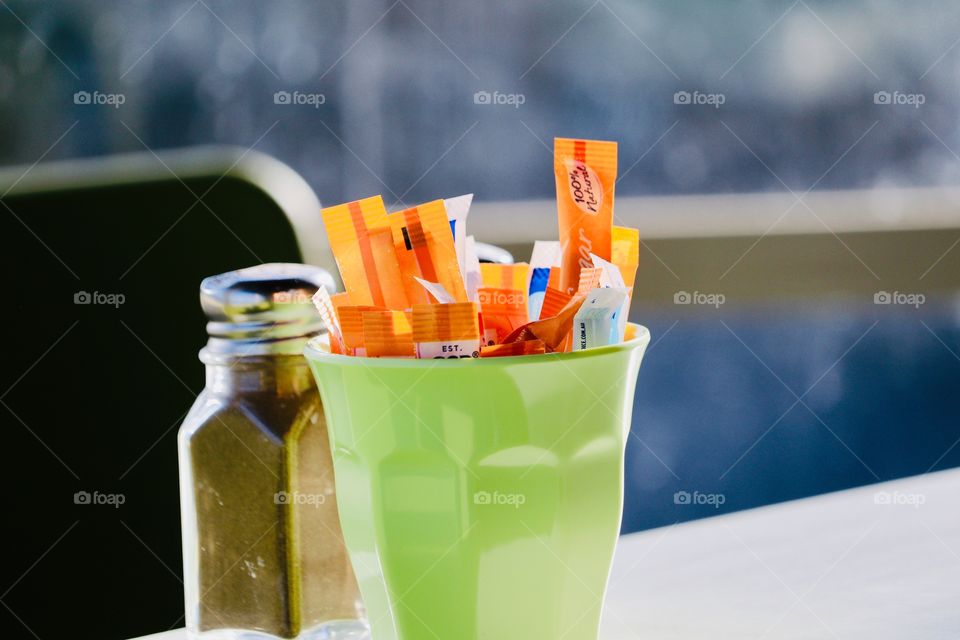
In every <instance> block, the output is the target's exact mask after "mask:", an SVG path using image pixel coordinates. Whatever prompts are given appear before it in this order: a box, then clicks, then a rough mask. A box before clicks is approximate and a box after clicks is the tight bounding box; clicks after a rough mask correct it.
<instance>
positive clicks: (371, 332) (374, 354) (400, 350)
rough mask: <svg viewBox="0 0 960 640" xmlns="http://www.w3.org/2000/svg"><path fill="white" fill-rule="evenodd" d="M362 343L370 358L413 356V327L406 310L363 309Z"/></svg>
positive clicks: (414, 353)
mask: <svg viewBox="0 0 960 640" xmlns="http://www.w3.org/2000/svg"><path fill="white" fill-rule="evenodd" d="M361 315H362V323H363V343H364V347H365V348H366V354H367V357H370V358H413V357H414V356H415V355H416V352H415V351H414V347H413V329H412V327H411V323H410V313H409V312H407V311H364V312H363V313H362V314H361Z"/></svg>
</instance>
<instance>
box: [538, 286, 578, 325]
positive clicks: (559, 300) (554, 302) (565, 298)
mask: <svg viewBox="0 0 960 640" xmlns="http://www.w3.org/2000/svg"><path fill="white" fill-rule="evenodd" d="M572 297H573V296H572V295H570V294H569V293H564V292H562V291H560V290H559V289H554V288H553V287H547V290H546V292H544V295H543V306H542V307H541V308H540V317H541V318H542V319H546V318H552V317H553V316H555V315H557V314H558V313H560V312H561V311H563V308H564V307H565V306H567V304H569V303H570V298H572Z"/></svg>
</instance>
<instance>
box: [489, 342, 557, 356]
mask: <svg viewBox="0 0 960 640" xmlns="http://www.w3.org/2000/svg"><path fill="white" fill-rule="evenodd" d="M546 352H547V347H546V345H544V344H543V340H524V341H523V342H511V343H510V344H494V345H491V346H489V347H480V357H481V358H502V357H505V356H532V355H537V354H540V353H546Z"/></svg>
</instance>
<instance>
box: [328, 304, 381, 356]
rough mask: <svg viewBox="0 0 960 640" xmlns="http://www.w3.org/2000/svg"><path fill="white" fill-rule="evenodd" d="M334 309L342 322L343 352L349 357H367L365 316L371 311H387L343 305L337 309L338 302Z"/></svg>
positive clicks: (370, 307)
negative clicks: (364, 328) (364, 332)
mask: <svg viewBox="0 0 960 640" xmlns="http://www.w3.org/2000/svg"><path fill="white" fill-rule="evenodd" d="M334 297H336V296H334ZM334 308H335V309H336V312H337V319H338V320H339V321H340V332H341V335H342V339H343V352H344V353H345V354H346V355H348V356H365V355H367V351H366V344H365V343H364V339H363V314H364V313H366V312H369V311H386V309H384V308H383V307H374V306H372V305H341V306H340V307H336V301H334Z"/></svg>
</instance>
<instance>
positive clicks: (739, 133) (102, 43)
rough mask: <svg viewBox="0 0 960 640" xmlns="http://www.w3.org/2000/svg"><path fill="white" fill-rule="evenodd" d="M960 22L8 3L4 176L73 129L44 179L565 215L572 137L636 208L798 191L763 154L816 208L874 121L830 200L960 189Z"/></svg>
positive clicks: (801, 12)
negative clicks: (532, 203)
mask: <svg viewBox="0 0 960 640" xmlns="http://www.w3.org/2000/svg"><path fill="white" fill-rule="evenodd" d="M14 14H15V15H14ZM958 18H960V6H958V5H957V4H956V3H950V2H946V1H928V2H912V3H903V2H897V1H896V0H877V1H865V2H849V1H843V2H817V1H810V2H796V1H794V2H762V1H753V2H732V3H731V2H723V3H717V2H709V1H706V0H690V1H686V2H680V3H670V2H642V3H637V2H625V1H623V0H603V1H601V2H579V1H578V2H572V1H564V2H526V3H520V4H518V3H515V2H499V1H498V2H491V3H482V4H478V3H444V2H439V1H427V2H424V1H417V0H409V1H408V0H403V1H397V0H383V1H374V2H362V3H347V2H323V3H318V2H312V1H302V0H285V1H284V2H282V3H276V2H255V1H253V0H230V2H225V1H223V0H202V1H195V0H165V1H163V2H150V1H148V0H73V1H72V2H57V3H44V2H27V1H23V0H5V3H4V6H3V7H0V34H2V39H0V161H2V162H4V163H7V164H9V163H17V162H22V163H28V164H29V163H32V162H34V161H35V160H36V159H37V158H38V157H40V156H41V155H42V154H43V153H44V152H45V151H46V150H47V149H48V148H49V147H50V146H51V144H53V143H54V142H55V141H56V140H57V139H58V138H59V137H60V136H61V134H63V133H64V132H65V131H67V130H68V128H69V127H70V126H71V125H72V124H73V123H75V122H76V123H77V126H76V127H75V129H73V130H71V131H70V133H69V134H68V135H67V136H65V137H64V138H63V139H62V140H61V141H60V142H59V143H58V144H56V146H55V148H54V149H52V150H50V151H49V153H48V154H47V155H46V158H47V159H53V158H62V157H74V156H87V155H96V154H104V153H111V152H117V151H132V150H141V149H142V148H143V146H144V145H148V146H149V147H151V148H153V149H162V148H169V147H180V146H185V145H195V144H198V143H211V142H218V143H230V144H238V145H242V146H245V147H246V146H250V145H256V148H257V149H259V150H262V151H265V152H268V153H271V154H273V155H276V156H277V157H279V158H281V159H282V160H284V161H285V162H287V163H288V164H290V165H291V166H292V167H293V168H295V169H296V170H297V171H298V172H300V173H301V174H302V175H303V176H305V177H306V179H307V180H308V182H310V184H311V185H313V186H314V188H315V189H316V191H317V193H318V194H320V197H321V200H323V201H325V202H334V201H336V202H339V201H344V200H346V199H351V198H355V197H358V196H361V195H366V194H369V193H374V192H376V193H380V192H383V193H384V196H385V198H386V199H387V200H388V201H396V200H411V201H418V200H425V199H428V198H432V197H434V196H436V195H437V194H438V193H446V194H454V193H462V192H467V191H473V192H475V193H476V194H477V197H478V199H483V200H489V199H513V198H527V197H551V196H552V193H553V184H552V181H551V180H550V178H549V176H550V161H551V160H550V155H549V154H548V153H546V152H545V150H544V148H543V145H544V144H546V145H547V146H550V145H551V139H552V137H553V136H555V135H577V136H583V137H595V138H603V139H616V140H618V141H619V142H620V158H621V174H623V175H624V177H623V179H622V180H621V182H620V184H619V186H618V191H619V192H620V193H622V194H651V193H663V194H672V193H700V192H708V193H712V192H728V191H757V190H768V189H776V190H779V189H782V188H783V185H782V184H781V183H780V182H779V181H778V180H777V179H776V178H774V177H773V176H772V175H771V173H770V172H768V171H767V170H765V169H764V168H763V166H761V165H760V164H758V162H757V158H756V157H755V156H754V155H753V154H754V153H756V155H757V156H759V157H760V158H762V159H763V161H764V162H765V163H766V164H767V165H768V166H769V167H770V168H771V169H772V170H773V171H774V172H775V173H776V174H777V176H779V177H780V178H782V180H783V181H784V182H785V183H786V184H787V185H789V186H790V188H792V189H806V188H808V187H809V186H810V185H811V184H813V183H814V181H816V180H817V179H818V178H819V177H820V176H821V175H822V174H823V172H824V171H826V170H827V168H828V167H829V166H830V165H831V164H832V163H834V161H835V160H836V159H837V158H838V157H839V156H840V155H841V154H843V153H844V152H845V151H846V150H847V149H848V147H849V146H850V145H851V144H852V143H853V142H854V141H855V140H857V138H858V137H860V136H861V135H862V134H863V133H864V132H865V131H866V130H867V129H868V128H869V127H870V126H871V125H872V124H873V123H875V122H876V123H878V124H877V126H876V127H875V128H874V129H873V130H872V131H871V132H870V133H869V135H867V136H866V137H865V138H864V139H863V140H862V141H861V142H860V144H859V145H858V146H857V149H856V150H855V151H854V152H852V153H850V154H849V155H848V157H845V158H844V160H843V162H842V163H839V164H838V165H837V166H836V167H835V168H834V169H833V170H832V171H830V173H829V175H827V176H826V177H825V178H824V179H823V181H822V182H820V183H819V185H818V186H819V188H830V187H871V186H876V185H891V184H946V183H950V184H953V183H955V182H956V180H957V178H958V175H960V168H958V163H957V158H956V154H955V153H954V152H953V151H951V149H954V150H956V149H957V148H960V140H958V135H960V132H958V129H957V118H956V114H957V112H958V106H960V93H958V80H957V73H958V61H960V49H958V48H957V47H956V45H957V43H956V39H957V34H956V29H955V28H954V27H955V25H956V23H957V20H958ZM77 91H87V92H90V93H92V92H95V91H99V92H101V93H103V94H122V95H123V97H124V100H125V101H124V102H123V104H122V105H120V106H119V108H116V109H96V108H90V105H82V104H80V105H78V104H74V100H73V96H74V93H75V92H77ZM277 91H286V92H288V93H290V94H291V96H292V95H293V92H301V94H303V95H304V96H312V95H316V94H321V95H322V96H323V103H322V104H318V102H319V100H315V101H313V102H305V103H303V104H275V102H274V95H275V93H276V92H277ZM678 91H686V92H688V93H691V94H692V92H694V91H696V92H699V93H701V94H710V93H719V94H722V95H723V99H724V102H723V104H722V105H720V107H719V108H713V107H710V106H704V107H697V105H689V104H687V105H685V104H675V102H674V94H675V93H676V92H678ZM882 91H885V92H888V93H891V94H892V93H893V92H896V91H899V92H901V93H904V94H915V93H922V94H923V95H924V98H925V103H924V104H923V105H922V106H921V108H913V107H910V106H905V107H904V108H890V106H889V105H883V104H875V102H874V94H875V93H877V92H882ZM477 92H488V93H490V94H491V102H493V94H494V92H499V94H501V96H512V95H519V96H522V97H521V98H519V99H515V100H512V101H511V100H509V98H508V97H501V98H500V99H501V100H502V101H503V102H504V103H503V104H499V105H498V104H476V103H475V101H474V100H475V94H476V93H477ZM302 99H303V100H307V98H306V97H304V98H302ZM521 100H522V104H519V105H518V106H514V105H516V104H517V103H518V102H520V101H521ZM291 102H293V100H292V99H291ZM734 132H735V134H736V135H734ZM738 137H739V138H740V139H741V140H742V142H743V143H744V144H745V145H747V146H749V148H750V150H752V152H751V151H750V150H748V149H747V148H745V146H744V144H741V141H740V140H738V139H737V138H738ZM631 167H632V168H631ZM628 168H629V171H628V170H627V169H628ZM428 169H429V171H428ZM401 196H403V197H402V198H401Z"/></svg>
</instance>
